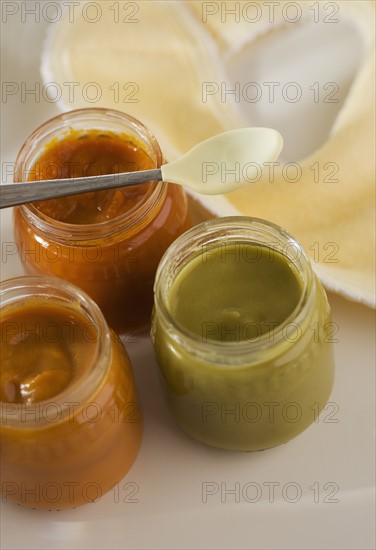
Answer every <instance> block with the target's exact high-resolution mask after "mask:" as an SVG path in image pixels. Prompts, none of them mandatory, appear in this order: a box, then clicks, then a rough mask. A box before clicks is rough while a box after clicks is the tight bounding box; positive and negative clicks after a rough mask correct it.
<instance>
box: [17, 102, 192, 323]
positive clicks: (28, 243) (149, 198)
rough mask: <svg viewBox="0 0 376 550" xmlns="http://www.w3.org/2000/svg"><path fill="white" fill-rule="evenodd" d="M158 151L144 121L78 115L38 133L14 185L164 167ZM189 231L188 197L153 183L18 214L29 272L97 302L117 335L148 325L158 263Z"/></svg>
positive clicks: (107, 113)
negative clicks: (69, 286)
mask: <svg viewBox="0 0 376 550" xmlns="http://www.w3.org/2000/svg"><path fill="white" fill-rule="evenodd" d="M162 163H163V157H162V153H161V150H160V148H159V145H158V143H157V141H156V139H155V138H154V136H153V135H152V134H151V132H150V131H149V130H148V129H147V128H146V127H145V126H143V125H142V124H141V123H140V122H138V121H137V120H135V119H133V118H132V117H129V116H127V115H125V114H123V113H120V112H117V111H113V110H108V109H80V110H77V111H72V112H69V113H65V114H62V115H59V116H57V117H55V118H53V119H51V120H50V121H48V122H46V123H45V124H43V125H42V126H41V127H40V128H38V129H37V130H36V131H35V132H34V133H33V134H32V135H31V136H30V137H29V138H28V140H27V141H26V143H25V144H24V145H23V147H22V148H21V150H20V153H19V155H18V158H17V160H16V166H17V171H16V174H15V182H19V181H26V180H30V181H33V180H38V179H49V178H50V179H53V178H59V177H77V176H81V175H83V176H87V175H98V174H103V173H117V172H119V171H124V172H125V171H130V170H139V169H152V168H158V167H159V166H161V164H162ZM189 226H190V221H189V214H188V205H187V199H186V196H185V193H184V190H183V189H182V188H181V187H180V186H178V185H174V184H170V183H165V182H158V183H157V182H151V183H147V184H143V185H140V186H134V187H129V188H123V189H121V190H113V191H102V192H95V193H85V194H83V195H76V196H74V197H66V198H61V199H52V200H50V201H43V202H40V203H34V204H30V205H23V206H20V207H17V208H15V211H14V231H15V238H16V243H17V248H18V252H19V255H20V258H21V262H22V264H23V265H24V268H25V270H26V271H27V272H28V273H29V274H33V275H38V274H43V275H54V276H58V277H61V278H64V279H66V280H68V281H70V282H72V283H74V284H76V285H78V286H79V287H81V288H82V289H83V290H84V291H86V292H87V293H88V294H89V296H90V297H91V298H93V299H94V300H95V301H96V302H97V304H98V305H99V307H100V308H101V310H102V312H103V313H104V315H105V317H106V319H107V321H108V322H109V323H110V325H111V326H112V327H113V328H114V329H115V330H116V331H117V332H119V333H124V332H132V331H134V330H139V329H140V328H143V327H145V326H147V325H148V323H149V319H150V313H151V308H152V304H153V290H152V288H153V282H154V277H155V272H156V268H157V265H158V263H159V261H160V259H161V257H162V255H163V253H164V252H165V250H166V249H167V248H168V246H169V245H170V244H171V243H172V242H173V241H174V239H175V238H176V237H178V236H179V235H180V234H182V233H183V232H184V231H185V230H186V229H188V228H189Z"/></svg>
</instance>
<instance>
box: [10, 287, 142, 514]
mask: <svg viewBox="0 0 376 550" xmlns="http://www.w3.org/2000/svg"><path fill="white" fill-rule="evenodd" d="M0 292H1V300H2V308H1V316H0V329H1V357H2V363H1V379H0V396H1V403H0V405H1V437H0V443H1V444H0V458H1V480H0V481H1V493H2V498H3V501H8V500H10V501H14V502H17V503H18V504H22V505H26V506H29V507H33V508H45V509H62V508H71V507H75V506H78V505H81V504H85V503H87V502H92V501H95V500H97V499H98V498H100V497H101V496H102V495H103V494H104V493H106V492H107V491H109V490H110V489H112V488H113V487H114V486H115V484H117V483H118V482H120V481H121V479H122V478H123V476H124V475H125V474H126V473H127V472H128V470H129V469H130V468H131V466H132V464H133V463H134V461H135V459H136V457H137V454H138V451H139V448H140V445H141V439H142V415H141V411H140V407H139V402H138V397H137V393H136V388H135V383H134V378H133V373H132V367H131V363H130V360H129V357H128V354H127V352H126V350H125V348H124V346H123V344H122V343H121V341H120V339H119V337H118V336H117V335H116V334H115V333H114V332H113V331H112V330H111V329H109V328H108V325H107V323H106V321H105V319H104V317H103V315H102V314H101V312H100V310H99V308H98V306H97V305H96V304H95V303H94V302H93V301H92V300H91V299H90V298H89V297H88V296H87V295H86V294H84V293H83V292H82V291H81V290H80V289H78V288H77V287H74V286H73V285H71V284H70V283H67V282H65V281H63V280H60V279H57V278H52V277H19V278H16V279H9V280H7V281H5V282H3V283H2V284H1V287H0Z"/></svg>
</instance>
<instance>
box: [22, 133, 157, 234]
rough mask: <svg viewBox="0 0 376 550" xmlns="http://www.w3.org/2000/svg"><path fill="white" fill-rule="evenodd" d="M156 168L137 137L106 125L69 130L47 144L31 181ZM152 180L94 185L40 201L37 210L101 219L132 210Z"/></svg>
mask: <svg viewBox="0 0 376 550" xmlns="http://www.w3.org/2000/svg"><path fill="white" fill-rule="evenodd" d="M151 168H153V162H152V160H151V158H150V157H149V156H148V155H147V153H146V152H145V151H144V149H143V148H142V146H140V144H138V143H137V141H136V140H135V139H134V138H130V136H128V135H126V134H115V133H113V132H107V131H106V132H105V133H104V132H103V131H102V130H87V131H82V130H81V131H80V130H70V132H69V133H68V134H67V135H66V136H65V137H64V138H63V139H60V140H58V139H57V138H55V139H53V140H52V141H51V142H50V143H48V144H47V145H46V147H45V150H44V151H43V153H42V154H41V156H40V157H39V158H38V161H37V162H36V164H35V166H34V169H33V170H32V172H31V174H30V176H29V181H35V180H44V179H59V178H78V177H82V176H83V177H86V176H98V175H100V174H116V173H120V172H133V171H138V170H148V169H151ZM149 187H150V184H149V183H147V184H143V185H135V186H131V187H125V188H124V189H111V190H108V191H107V190H106V191H94V192H92V193H85V194H83V195H73V196H70V197H65V198H59V199H58V200H57V199H52V200H49V201H43V202H39V203H36V206H37V208H38V210H40V211H41V212H43V213H44V214H47V215H48V216H50V217H51V218H54V219H55V220H58V221H62V222H65V223H74V224H91V223H100V222H103V221H106V220H110V219H112V218H115V217H117V216H119V215H121V214H124V213H125V212H128V211H129V210H131V209H132V208H133V207H134V206H136V204H138V203H139V202H140V199H141V198H142V197H143V196H144V195H145V193H146V192H147V190H148V188H149Z"/></svg>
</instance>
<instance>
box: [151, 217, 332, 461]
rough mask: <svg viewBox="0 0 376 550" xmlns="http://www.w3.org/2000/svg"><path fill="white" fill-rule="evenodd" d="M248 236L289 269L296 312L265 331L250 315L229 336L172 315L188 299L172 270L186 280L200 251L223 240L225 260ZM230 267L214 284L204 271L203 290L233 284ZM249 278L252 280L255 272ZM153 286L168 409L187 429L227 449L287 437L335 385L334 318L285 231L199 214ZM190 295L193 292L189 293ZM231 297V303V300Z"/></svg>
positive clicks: (312, 416)
mask: <svg viewBox="0 0 376 550" xmlns="http://www.w3.org/2000/svg"><path fill="white" fill-rule="evenodd" d="M248 245H252V246H255V247H262V249H263V250H264V251H265V250H266V251H267V252H268V254H270V261H274V260H275V255H276V254H278V256H279V257H280V258H282V259H284V262H285V264H286V266H287V267H290V268H291V269H293V270H294V273H295V274H296V276H297V280H299V285H300V286H299V288H300V291H299V294H298V299H297V302H296V305H295V306H294V307H293V309H292V312H291V313H290V314H289V315H288V316H287V317H286V318H285V319H283V320H282V322H280V323H278V324H276V323H274V324H269V325H268V324H267V323H266V324H265V325H264V329H265V326H266V327H267V330H263V331H259V332H257V331H254V330H253V331H252V330H251V329H253V328H254V326H253V325H254V324H252V323H250V324H249V325H251V324H252V327H251V326H247V327H246V328H247V331H246V332H247V334H245V335H244V334H243V335H242V336H241V337H239V338H233V339H232V340H233V341H224V340H221V339H217V340H214V339H211V338H210V337H208V333H206V334H204V333H202V334H199V333H198V332H197V333H195V332H193V331H192V330H191V328H190V327H188V323H182V322H181V321H177V319H176V317H175V316H174V313H173V309H174V307H175V305H176V303H175V302H176V300H177V299H179V300H181V299H185V297H184V287H183V286H181V287H179V289H180V290H179V292H176V293H175V294H174V292H173V289H174V285H176V284H177V283H176V281H177V279H178V277H180V278H179V280H180V281H181V280H184V279H182V273H183V275H185V279H187V280H188V279H189V277H190V276H191V273H192V267H194V265H197V259H198V258H200V261H206V260H205V259H203V258H204V255H205V257H206V259H207V257H208V254H209V255H210V254H212V253H213V251H215V250H219V249H220V247H224V250H225V252H226V250H227V253H228V255H227V256H226V254H225V258H228V259H231V258H233V257H234V256H233V254H234V250H235V248H234V246H238V247H244V246H248ZM240 249H241V248H238V250H240ZM258 250H259V251H260V250H261V248H259V249H258ZM245 252H246V253H245V254H244V255H243V256H244V257H242V256H241V255H239V257H238V261H239V262H242V261H256V260H257V255H256V256H254V257H253V258H252V257H250V256H252V255H251V254H249V253H248V251H247V250H246V251H245ZM195 262H196V264H195ZM233 267H234V269H236V271H235V272H234V273H235V275H234V277H233V278H227V279H225V280H222V282H221V285H222V284H223V286H222V287H221V288H218V287H216V286H215V283H214V278H215V274H214V272H213V273H212V274H211V275H210V276H209V278H208V280H207V281H206V282H205V283H204V286H203V287H202V284H203V283H202V279H201V280H200V292H201V295H204V293H205V292H207V293H208V294H210V295H212V296H217V298H218V296H220V295H221V294H223V293H224V291H226V292H227V289H229V288H231V285H232V284H235V285H236V284H237V283H238V284H240V283H239V281H240V280H241V279H240V277H241V275H240V273H241V265H240V264H237V265H236V266H235V265H234V266H233ZM239 270H240V271H239ZM217 271H220V270H218V269H217ZM237 274H238V275H237ZM224 277H225V276H224ZM216 280H217V279H216ZM246 281H247V282H246V285H250V286H252V284H253V281H252V280H249V283H248V279H246ZM276 284H277V294H276V296H277V300H276V301H278V296H282V295H283V294H284V291H285V288H284V286H282V284H281V283H280V281H279V280H277V283H276ZM268 285H269V286H268ZM279 286H280V289H279ZM271 288H272V287H271V283H270V284H269V282H268V281H267V280H266V282H265V287H264V288H263V289H262V287H260V289H261V290H260V291H259V295H258V298H257V302H258V303H259V304H260V306H261V313H262V307H263V304H264V302H265V300H266V299H267V294H268V293H269V292H270V290H271ZM154 292H155V309H154V315H153V323H152V337H153V341H154V349H155V353H156V358H157V361H158V364H159V370H160V379H161V384H162V389H163V393H164V395H165V397H166V400H167V403H168V406H169V408H170V410H171V412H172V414H173V416H174V417H175V419H176V420H177V422H178V423H179V425H180V426H181V427H182V428H183V430H185V431H186V432H187V433H188V434H189V435H191V436H192V437H194V438H195V439H197V440H199V441H202V442H204V443H207V444H209V445H212V446H216V447H221V448H224V449H230V450H238V451H255V450H261V449H266V448H269V447H273V446H276V445H279V444H281V443H285V442H287V441H288V440H290V439H291V438H293V437H295V436H296V435H298V434H299V433H300V432H302V431H303V430H305V429H306V428H307V427H308V426H309V425H310V424H311V423H312V422H313V421H316V419H317V415H318V414H319V413H320V411H321V410H322V409H323V407H324V406H325V404H326V403H327V400H328V398H329V395H330V392H331V389H332V385H333V377H334V363H333V349H332V342H333V338H332V335H333V334H334V333H335V330H334V329H335V327H334V325H333V323H332V322H331V318H330V310H329V305H328V302H327V298H326V295H325V292H324V290H323V288H322V286H321V284H320V282H319V280H318V279H317V277H316V276H315V275H314V273H313V271H312V268H311V265H310V262H309V260H308V257H307V255H306V254H305V252H304V250H303V249H302V247H301V246H300V245H299V243H298V242H297V241H296V240H295V239H294V238H293V237H291V236H290V235H289V234H288V233H287V232H286V231H284V230H282V229H281V228H280V227H278V226H276V225H274V224H272V223H269V222H266V221H263V220H259V219H253V218H247V217H240V216H239V217H228V218H219V219H214V220H210V221H208V222H204V223H203V224H200V225H199V226H197V227H194V228H193V229H191V230H190V231H188V232H186V233H185V234H184V235H182V236H181V237H180V238H179V239H177V240H176V241H175V242H174V243H173V244H172V245H171V246H170V248H169V249H168V250H167V252H166V253H165V255H164V257H163V258H162V261H161V263H160V265H159V267H158V270H157V275H156V281H155V287H154ZM274 292H275V290H274ZM172 296H173V302H171V297H172ZM217 298H216V299H217ZM187 299H188V300H189V301H192V300H194V299H195V296H194V292H190V295H189V296H188V297H187ZM174 300H175V301H174ZM221 303H222V302H221ZM271 303H272V304H273V303H274V302H273V301H272V302H271ZM228 306H229V309H230V308H231V307H233V304H232V303H231V300H229V303H228ZM244 307H245V308H247V303H246V301H245V302H244ZM203 324H204V323H203ZM235 325H236V324H233V325H232V326H231V327H230V328H231V331H233V330H234V328H235ZM255 326H256V325H255ZM222 328H223V327H222ZM256 328H257V327H256ZM231 331H230V332H231ZM232 334H233V332H232Z"/></svg>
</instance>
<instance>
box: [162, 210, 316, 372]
mask: <svg viewBox="0 0 376 550" xmlns="http://www.w3.org/2000/svg"><path fill="white" fill-rule="evenodd" d="M252 231H253V238H252V240H250V238H249V237H250V235H251V233H250V232H252ZM257 234H259V235H261V234H264V235H265V234H269V235H270V236H271V237H273V238H278V239H279V240H280V242H281V243H284V244H285V247H286V249H285V251H281V250H278V248H276V250H278V251H279V252H280V253H281V254H282V255H283V256H284V257H285V258H286V259H287V260H289V262H292V263H293V264H294V265H295V267H296V268H297V271H298V274H299V275H300V277H301V281H302V289H301V294H300V298H299V301H298V303H297V304H296V306H295V308H294V310H293V311H292V312H291V313H290V314H289V315H288V316H287V318H286V319H285V320H284V321H283V322H282V323H281V324H279V325H278V326H276V327H275V328H274V329H273V331H272V338H271V333H270V332H269V331H267V332H266V333H265V334H263V335H262V336H259V337H256V338H253V339H248V340H240V341H238V340H236V341H218V340H210V339H206V340H205V342H204V341H203V339H202V337H201V336H200V335H198V334H197V333H194V332H192V331H190V330H189V329H187V328H186V327H185V326H184V325H182V324H181V323H179V322H178V321H177V320H176V319H174V318H173V316H172V314H171V311H170V309H169V305H168V290H166V287H167V286H169V288H171V286H172V283H173V281H174V280H175V278H176V277H177V275H178V273H180V270H182V269H184V267H186V265H187V264H188V263H189V258H191V259H193V258H194V257H196V256H197V248H195V246H197V245H199V246H202V245H203V244H204V245H205V244H208V243H213V242H215V240H216V239H217V240H219V239H223V238H224V237H226V238H230V240H232V241H235V240H236V242H241V241H243V242H249V243H250V244H260V245H261V244H262V245H263V246H266V247H268V243H267V242H265V243H261V242H257V241H256V240H255V237H256V235H257ZM222 242H223V241H222ZM226 242H228V241H226ZM275 245H276V243H274V246H275ZM270 248H271V247H270ZM287 248H290V249H291V250H290V252H291V251H295V253H296V254H297V255H298V256H297V257H296V258H295V260H294V258H292V257H291V254H290V257H289V255H288V254H287ZM195 252H196V253H195ZM180 257H182V263H183V262H184V265H183V267H181V268H180V270H177V273H175V274H172V273H171V271H172V270H173V269H174V267H175V268H178V261H179V258H180ZM315 291H316V280H315V276H314V273H313V270H312V266H311V263H310V260H309V258H308V256H307V254H306V252H305V251H304V249H303V248H302V246H301V245H300V243H299V242H298V241H297V240H296V239H295V238H294V237H292V236H291V235H290V234H289V233H288V232H287V231H286V230H285V229H283V228H282V227H280V226H278V225H276V224H274V223H272V222H269V221H267V220H264V219H261V218H255V217H248V216H228V217H221V218H213V219H211V220H209V221H205V222H203V223H201V224H199V225H197V226H195V227H193V228H192V229H190V230H189V231H187V232H185V233H184V234H183V235H181V236H180V237H179V238H178V239H177V240H176V241H174V242H173V243H172V245H170V247H169V248H168V250H167V251H166V253H165V254H164V256H163V257H162V259H161V261H160V263H159V266H158V269H157V273H156V277H155V283H154V297H155V307H156V312H157V314H160V315H161V316H162V318H163V321H164V322H165V325H166V327H167V330H168V332H169V335H170V336H171V337H172V338H174V339H175V340H177V341H178V342H179V343H180V345H182V346H183V347H185V348H187V349H189V350H190V351H191V352H193V353H195V354H196V353H197V352H198V353H201V354H203V355H205V357H206V359H207V360H208V361H210V362H211V361H215V362H219V363H223V364H224V363H226V362H227V359H228V357H229V356H230V357H233V358H234V360H236V361H239V362H242V361H243V360H244V358H245V357H247V359H249V358H250V357H251V356H252V357H254V358H255V360H256V358H257V357H258V356H260V357H261V355H260V353H261V352H262V354H263V355H262V357H263V359H264V358H265V357H266V356H265V354H266V353H267V352H268V351H269V352H270V353H272V350H273V351H274V350H275V349H276V347H277V346H279V345H280V344H281V343H283V341H284V331H286V327H288V326H289V325H290V326H291V325H293V324H295V325H298V326H299V327H302V326H304V325H305V324H306V323H304V320H305V319H306V318H307V316H308V314H309V312H310V310H312V304H313V302H314V296H315Z"/></svg>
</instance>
